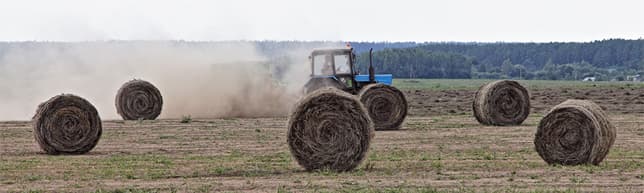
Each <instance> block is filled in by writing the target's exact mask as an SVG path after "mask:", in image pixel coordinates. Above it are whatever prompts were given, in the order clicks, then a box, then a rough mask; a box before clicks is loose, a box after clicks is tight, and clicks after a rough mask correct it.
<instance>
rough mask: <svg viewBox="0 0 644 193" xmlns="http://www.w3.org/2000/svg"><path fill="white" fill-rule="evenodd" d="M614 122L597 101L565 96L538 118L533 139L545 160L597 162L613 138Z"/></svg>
mask: <svg viewBox="0 0 644 193" xmlns="http://www.w3.org/2000/svg"><path fill="white" fill-rule="evenodd" d="M615 136H616V131H615V126H613V125H612V124H611V123H610V121H609V120H608V116H606V114H605V113H604V111H603V110H602V109H601V107H599V106H598V105H597V104H595V103H593V102H591V101H587V100H567V101H565V102H563V103H561V104H559V105H557V106H555V107H553V108H552V109H551V110H550V112H548V114H547V115H546V116H545V117H544V118H543V119H541V122H539V127H538V129H537V134H536V136H535V139H534V145H535V147H536V150H537V152H538V153H539V156H541V158H543V160H545V161H546V162H547V163H548V164H561V165H578V164H594V165H597V164H599V163H600V162H601V161H602V160H603V159H604V158H605V157H606V155H607V154H608V150H609V149H610V147H611V146H612V145H613V143H614V142H615Z"/></svg>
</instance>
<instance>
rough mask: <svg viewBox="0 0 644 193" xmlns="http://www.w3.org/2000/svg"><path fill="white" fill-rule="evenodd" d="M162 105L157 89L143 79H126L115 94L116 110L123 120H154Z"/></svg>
mask: <svg viewBox="0 0 644 193" xmlns="http://www.w3.org/2000/svg"><path fill="white" fill-rule="evenodd" d="M162 106H163V98H162V97H161V92H159V89H157V88H156V87H154V85H152V84H151V83H149V82H147V81H144V80H136V79H135V80H131V81H128V82H126V83H125V84H123V86H121V88H120V89H119V90H118V93H117V94H116V112H117V113H118V114H119V115H121V117H123V119H124V120H139V119H144V120H154V119H156V118H157V117H158V116H159V114H161V108H162Z"/></svg>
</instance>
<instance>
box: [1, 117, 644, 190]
mask: <svg viewBox="0 0 644 193" xmlns="http://www.w3.org/2000/svg"><path fill="white" fill-rule="evenodd" d="M541 116H542V115H538V114H537V115H532V116H530V117H529V118H528V119H527V120H526V122H525V124H524V125H523V126H513V127H491V126H480V125H478V124H477V122H476V120H475V119H474V118H472V117H471V116H470V115H454V116H435V117H410V118H408V120H407V122H406V124H405V126H404V127H403V128H402V129H401V130H399V131H386V132H377V133H376V137H375V138H374V139H373V141H372V142H373V144H372V146H371V150H370V152H369V155H368V158H367V159H366V160H365V162H364V163H362V165H360V166H359V167H358V169H357V170H355V171H352V172H348V173H335V172H331V171H318V172H314V173H309V172H304V171H303V169H302V168H301V167H299V166H298V165H297V164H296V163H295V162H294V161H293V160H292V158H291V155H290V153H289V152H288V145H287V143H286V132H287V130H286V118H271V119H217V120H193V121H192V122H191V123H189V124H186V123H184V124H182V123H179V122H180V120H156V121H107V122H105V124H104V135H103V138H102V139H101V141H100V142H99V145H98V146H97V147H96V148H95V149H94V150H93V151H92V152H90V153H89V154H87V155H79V156H48V155H45V154H42V153H40V150H39V148H38V146H37V145H36V144H35V142H34V140H33V136H32V135H33V134H32V132H31V127H30V125H29V123H27V122H1V123H0V139H1V140H0V192H7V191H25V190H26V191H29V190H33V191H35V192H38V191H41V192H46V191H52V190H58V191H74V192H79V191H81V192H88V191H89V192H92V191H100V192H127V191H130V192H173V191H178V192H185V191H188V192H209V191H255V192H275V191H278V192H300V191H303V190H307V191H345V192H355V191H358V192H409V191H411V192H444V191H497V190H498V191H510V192H514V191H534V192H544V191H551V190H559V191H562V192H574V191H597V190H601V191H609V192H613V191H631V192H632V191H638V190H642V188H644V179H643V177H642V176H644V168H643V167H642V166H643V165H644V152H643V151H641V147H642V145H644V140H643V138H642V136H644V118H643V117H642V116H641V115H637V114H632V115H612V116H611V118H612V120H613V123H614V124H615V125H616V127H617V128H618V130H619V136H618V139H617V140H616V142H615V145H614V146H613V148H612V149H611V151H610V153H609V154H608V157H607V158H606V159H605V160H604V162H602V163H601V164H600V165H598V166H574V167H563V166H549V165H547V164H546V163H545V162H544V161H543V160H542V159H541V158H540V157H539V156H538V155H537V153H536V152H535V151H534V144H532V140H533V138H534V133H535V131H536V126H535V125H536V123H537V122H538V121H539V119H540V117H541ZM455 123H458V124H457V125H456V124H455Z"/></svg>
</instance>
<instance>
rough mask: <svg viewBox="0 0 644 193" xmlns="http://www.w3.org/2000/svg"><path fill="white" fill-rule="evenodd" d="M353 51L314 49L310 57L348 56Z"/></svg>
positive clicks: (344, 49) (345, 49)
mask: <svg viewBox="0 0 644 193" xmlns="http://www.w3.org/2000/svg"><path fill="white" fill-rule="evenodd" d="M352 50H353V49H351V48H325V49H315V50H313V52H312V53H311V55H322V54H350V53H351V51H352Z"/></svg>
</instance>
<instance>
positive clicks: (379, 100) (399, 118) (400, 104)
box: [359, 84, 408, 131]
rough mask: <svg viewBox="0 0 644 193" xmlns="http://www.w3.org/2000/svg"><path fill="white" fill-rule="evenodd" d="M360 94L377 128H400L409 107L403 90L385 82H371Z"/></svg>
mask: <svg viewBox="0 0 644 193" xmlns="http://www.w3.org/2000/svg"><path fill="white" fill-rule="evenodd" d="M359 96H360V101H361V102H362V103H363V104H364V106H365V108H367V112H368V114H369V116H370V117H371V119H372V120H373V123H374V125H375V129H376V130H378V131H382V130H398V129H400V127H401V126H402V123H403V121H404V120H405V117H407V108H408V106H407V99H406V98H405V95H404V94H403V92H401V91H400V90H398V89H397V88H395V87H393V86H389V85H385V84H370V85H367V86H365V87H363V88H362V89H361V90H360V95H359Z"/></svg>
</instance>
